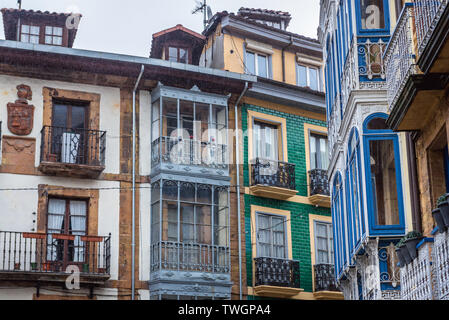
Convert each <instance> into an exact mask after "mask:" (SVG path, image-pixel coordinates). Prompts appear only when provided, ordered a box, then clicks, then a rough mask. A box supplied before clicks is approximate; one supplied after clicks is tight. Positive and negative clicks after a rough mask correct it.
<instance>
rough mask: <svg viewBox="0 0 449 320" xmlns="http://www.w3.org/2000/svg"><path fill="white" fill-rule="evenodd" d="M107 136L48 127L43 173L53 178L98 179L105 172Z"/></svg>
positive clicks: (44, 136)
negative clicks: (55, 176) (57, 176)
mask: <svg viewBox="0 0 449 320" xmlns="http://www.w3.org/2000/svg"><path fill="white" fill-rule="evenodd" d="M105 153H106V132H105V131H98V130H87V129H71V128H62V127H52V126H44V128H43V129H42V131H41V161H40V165H39V170H40V171H41V172H43V173H46V174H50V175H62V176H69V177H76V178H97V177H98V176H99V175H100V174H101V173H102V172H103V170H104V169H105Z"/></svg>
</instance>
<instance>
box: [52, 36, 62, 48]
mask: <svg viewBox="0 0 449 320" xmlns="http://www.w3.org/2000/svg"><path fill="white" fill-rule="evenodd" d="M53 44H54V45H56V46H60V45H62V38H61V37H53Z"/></svg>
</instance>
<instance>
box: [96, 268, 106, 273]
mask: <svg viewBox="0 0 449 320" xmlns="http://www.w3.org/2000/svg"><path fill="white" fill-rule="evenodd" d="M98 273H100V274H105V273H106V268H98Z"/></svg>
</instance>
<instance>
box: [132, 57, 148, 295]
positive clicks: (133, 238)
mask: <svg viewBox="0 0 449 320" xmlns="http://www.w3.org/2000/svg"><path fill="white" fill-rule="evenodd" d="M144 71H145V66H144V65H142V68H141V69H140V74H139V77H138V78H137V81H136V84H135V85H134V89H133V151H132V152H133V172H132V180H133V182H132V243H131V250H132V266H131V268H132V269H131V300H134V298H135V297H134V291H135V280H136V279H135V278H136V271H135V264H136V250H135V248H136V91H137V86H138V85H139V82H140V79H142V76H143V72H144Z"/></svg>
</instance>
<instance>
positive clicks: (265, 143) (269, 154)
mask: <svg viewBox="0 0 449 320" xmlns="http://www.w3.org/2000/svg"><path fill="white" fill-rule="evenodd" d="M253 134H254V139H253V141H254V157H255V158H260V159H266V160H274V161H278V160H279V127H278V126H277V125H274V124H269V123H265V122H260V121H254V126H253Z"/></svg>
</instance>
